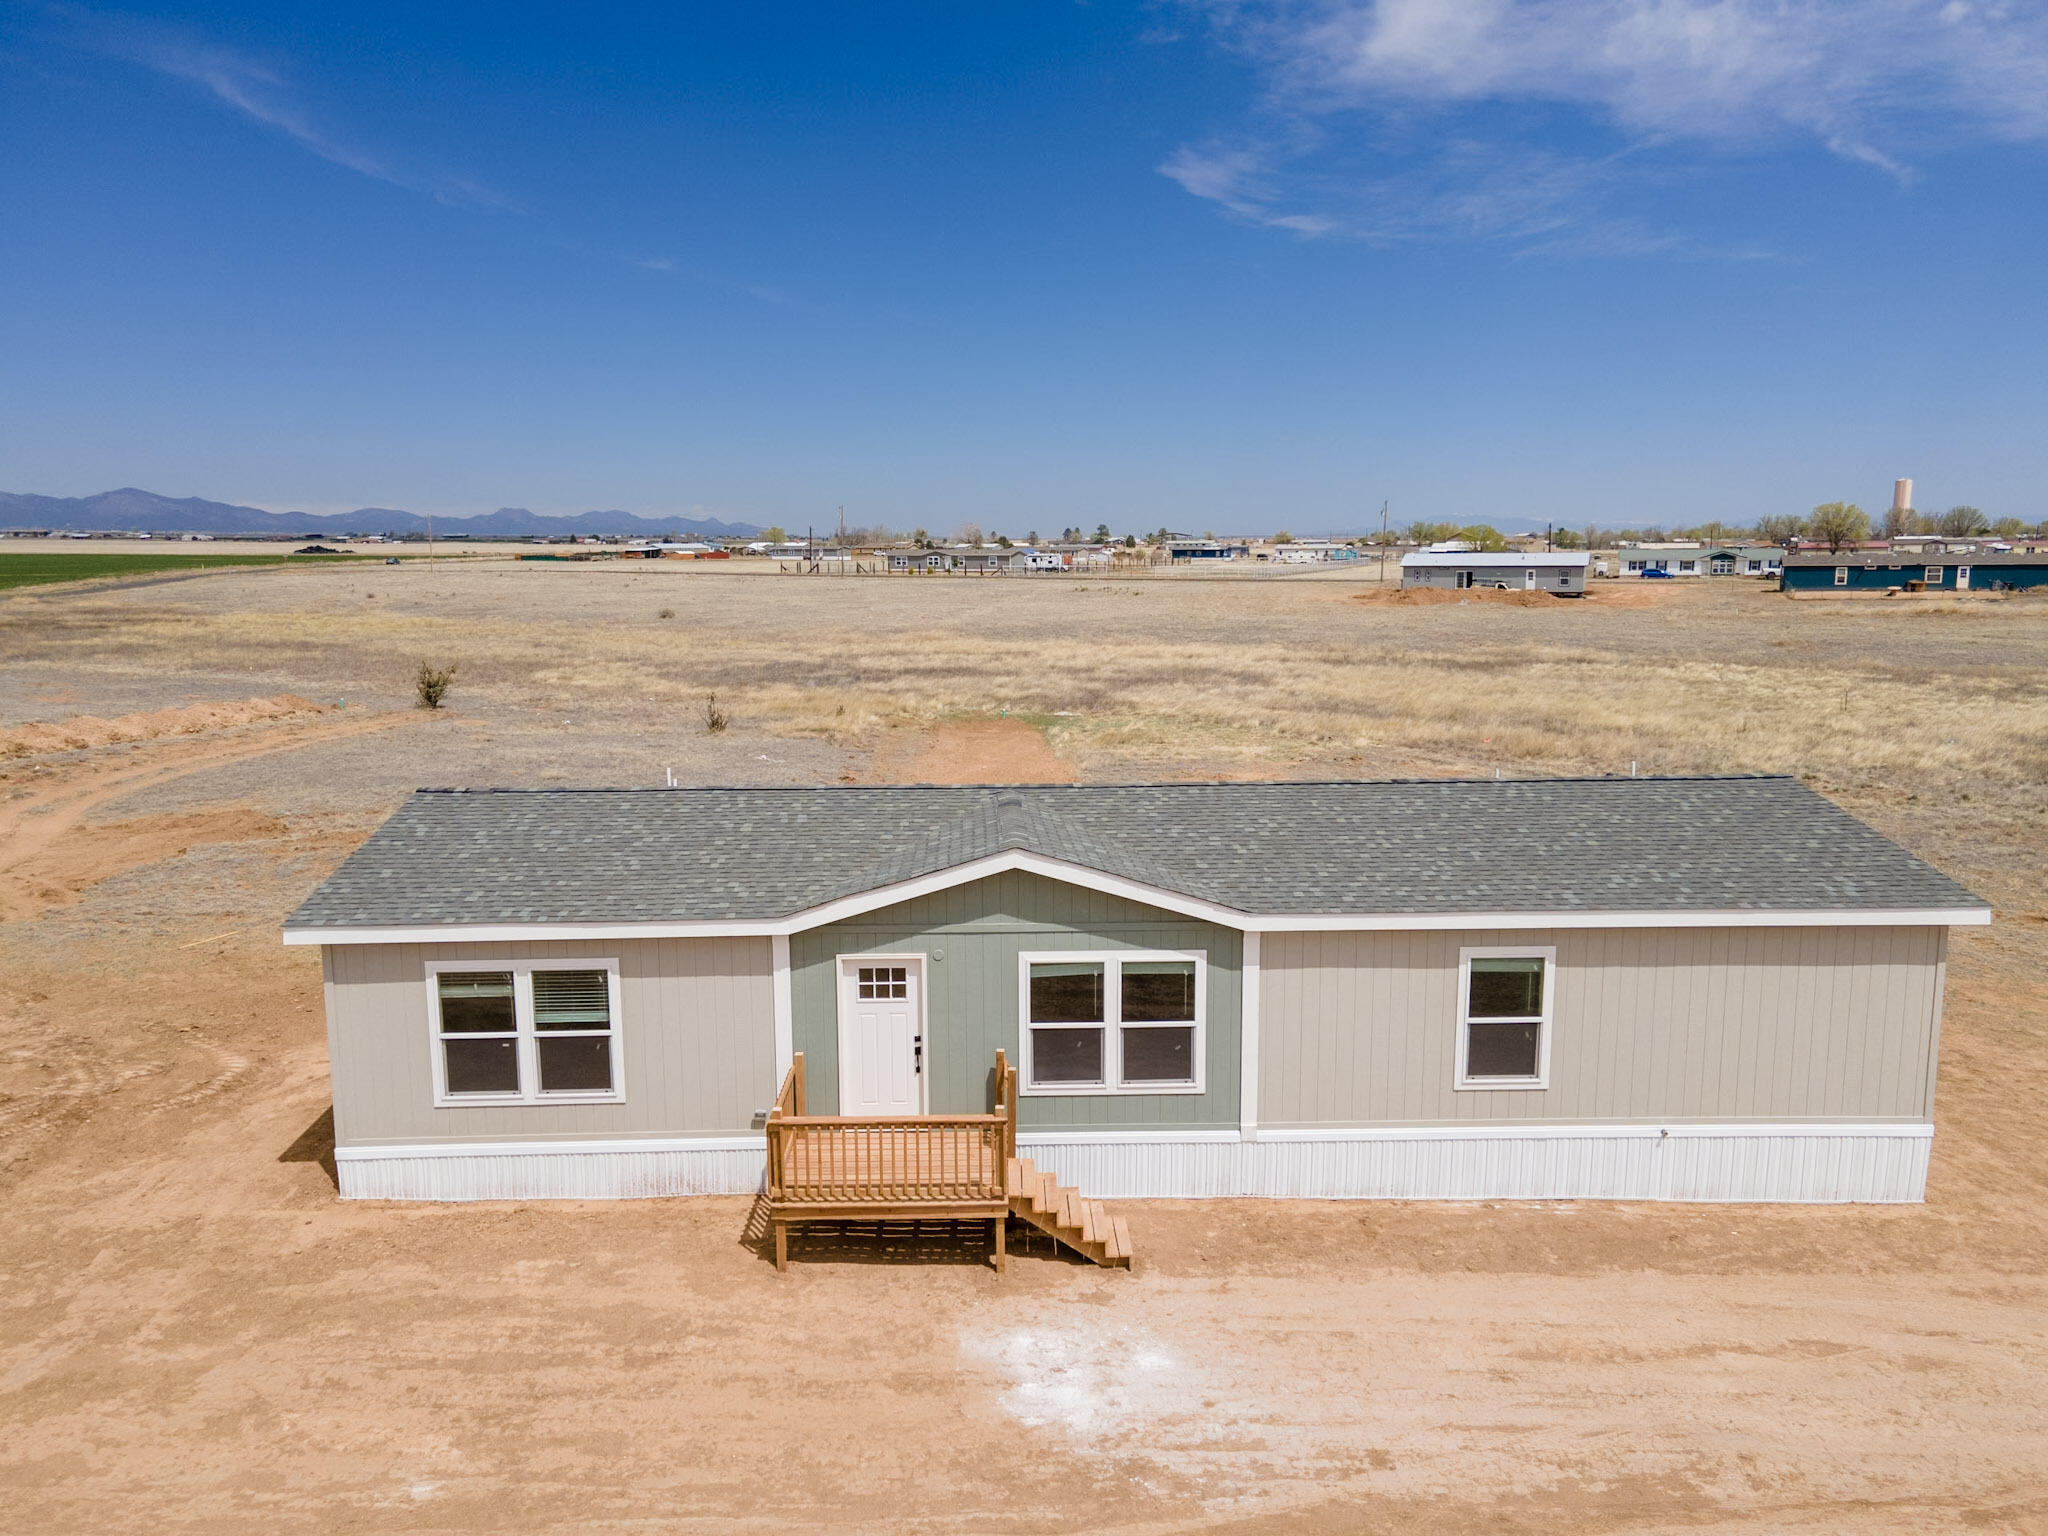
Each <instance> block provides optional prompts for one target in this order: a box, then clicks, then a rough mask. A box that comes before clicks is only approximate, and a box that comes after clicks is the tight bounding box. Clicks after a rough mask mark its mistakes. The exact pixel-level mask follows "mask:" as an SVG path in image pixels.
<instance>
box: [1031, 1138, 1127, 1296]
mask: <svg viewBox="0 0 2048 1536" xmlns="http://www.w3.org/2000/svg"><path fill="white" fill-rule="evenodd" d="M1003 1189H1004V1193H1005V1195H1006V1196H1007V1198H1008V1200H1009V1202H1010V1214H1011V1215H1013V1216H1015V1217H1017V1219H1018V1220H1020V1221H1027V1222H1029V1223H1030V1224H1031V1225H1032V1226H1034V1227H1036V1228H1037V1229H1038V1230H1039V1231H1041V1232H1043V1233H1045V1234H1046V1236H1048V1237H1050V1238H1053V1239H1054V1240H1055V1241H1057V1242H1061V1243H1064V1244H1066V1245H1067V1247H1069V1248H1071V1249H1073V1250H1074V1252H1076V1253H1078V1254H1080V1255H1081V1257H1083V1258H1084V1259H1087V1260H1089V1261H1090V1262H1091V1263H1095V1264H1100V1265H1102V1266H1103V1267H1104V1268H1107V1269H1129V1268H1130V1267H1131V1229H1130V1226H1129V1224H1128V1223H1126V1222H1125V1220H1124V1218H1123V1217H1121V1216H1112V1215H1110V1214H1109V1212H1108V1211H1106V1210H1104V1209H1103V1207H1102V1203H1101V1202H1100V1201H1096V1200H1084V1199H1083V1198H1082V1197H1081V1192H1080V1191H1079V1190H1076V1189H1068V1188H1067V1187H1065V1186H1064V1185H1062V1184H1061V1183H1060V1182H1059V1181H1058V1180H1057V1179H1055V1178H1054V1177H1053V1176H1052V1175H1051V1174H1049V1173H1040V1172H1039V1171H1038V1169H1037V1168H1036V1167H1035V1166H1033V1164H1032V1161H1031V1159H1030V1158H1028V1157H1013V1158H1011V1159H1010V1160H1009V1165H1008V1167H1006V1168H1005V1169H1004V1174H1003Z"/></svg>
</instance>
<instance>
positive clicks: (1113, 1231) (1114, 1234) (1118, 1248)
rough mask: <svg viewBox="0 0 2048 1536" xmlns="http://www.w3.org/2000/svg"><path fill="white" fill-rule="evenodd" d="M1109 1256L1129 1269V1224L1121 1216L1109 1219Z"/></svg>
mask: <svg viewBox="0 0 2048 1536" xmlns="http://www.w3.org/2000/svg"><path fill="white" fill-rule="evenodd" d="M1109 1256H1110V1258H1112V1259H1115V1260H1118V1261H1120V1262H1121V1263H1122V1264H1123V1265H1124V1266H1125V1267H1126V1268H1129V1267H1130V1262H1131V1224H1130V1222H1128V1221H1126V1220H1125V1219H1124V1218H1123V1217H1121V1216H1112V1217H1110V1218H1109Z"/></svg>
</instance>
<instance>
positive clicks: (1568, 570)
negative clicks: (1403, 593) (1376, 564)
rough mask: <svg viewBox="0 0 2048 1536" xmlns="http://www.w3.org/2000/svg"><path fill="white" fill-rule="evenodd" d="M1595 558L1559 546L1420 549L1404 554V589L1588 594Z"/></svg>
mask: <svg viewBox="0 0 2048 1536" xmlns="http://www.w3.org/2000/svg"><path fill="white" fill-rule="evenodd" d="M1591 560H1592V557H1591V556H1590V555H1588V554H1587V553H1586V552H1585V551H1584V550H1582V549H1577V550H1573V549H1553V550H1546V551H1544V552H1542V553H1540V554H1534V555H1524V554H1518V553H1514V552H1511V551H1505V550H1481V549H1474V550H1462V551H1438V550H1426V549H1425V550H1417V551H1416V552H1415V553H1414V554H1412V555H1403V556H1402V557H1401V585H1402V586H1404V587H1450V588H1455V589H1458V590H1461V591H1462V590H1464V589H1466V588H1470V587H1494V588H1500V589H1502V590H1505V591H1516V592H1549V593H1551V594H1553V595H1554V596H1557V597H1584V596H1585V595H1586V568H1587V566H1588V565H1589V564H1590V563H1591Z"/></svg>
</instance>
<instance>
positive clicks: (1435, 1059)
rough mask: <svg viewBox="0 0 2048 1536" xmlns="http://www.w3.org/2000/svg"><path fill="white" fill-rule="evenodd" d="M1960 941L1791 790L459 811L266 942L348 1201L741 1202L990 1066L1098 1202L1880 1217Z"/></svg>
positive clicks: (1105, 797) (1920, 887) (1141, 792)
mask: <svg viewBox="0 0 2048 1536" xmlns="http://www.w3.org/2000/svg"><path fill="white" fill-rule="evenodd" d="M1989 918H1990V914H1989V911H1988V910H1987V908H1986V907H1985V905H1984V903H1983V902H1982V901H1980V900H1979V899H1978V898H1977V897H1975V896H1973V895H1971V894H1970V893H1969V892H1968V891H1967V890H1965V889H1963V888H1962V887H1961V886H1959V885H1957V884H1956V883H1955V882H1954V881H1952V880H1950V879H1949V878H1947V877H1946V876H1944V875H1942V874H1941V873H1939V872H1938V871H1936V870H1934V869H1932V868H1931V867H1929V866H1928V865H1926V864H1924V863H1922V862H1920V861H1919V860H1918V859H1915V858H1913V857H1912V856H1911V855H1910V854H1908V853H1907V852H1905V850H1903V849H1901V848H1899V847H1898V846H1896V845H1895V844H1893V843H1891V842H1889V841H1887V840H1886V839H1885V838H1883V837H1881V836H1879V835H1878V834H1877V833H1876V832H1874V831H1873V830H1871V829H1870V828H1869V827H1867V826H1865V825H1863V824H1862V823H1861V822H1859V821H1857V820H1855V819H1854V818H1853V817H1851V816H1849V815H1847V814H1846V813H1844V812H1843V811H1841V810H1839V809H1838V808H1836V807H1835V806H1834V805H1832V804H1831V803H1829V802H1828V801H1827V800H1825V799H1823V798H1821V797H1820V796H1819V795H1817V794H1815V793H1814V792H1813V791H1811V790H1809V789H1807V788H1805V787H1804V786H1803V785H1801V784H1800V783H1799V782H1798V781H1796V780H1793V779H1788V778H1673V779H1647V778H1646V779H1583V780H1540V781H1522V782H1517V781H1507V782H1499V781H1487V782H1476V781H1441V782H1439V781H1415V782H1393V783H1320V784H1318V783H1285V784H1133V785H1111V786H1024V787H961V788H948V787H932V786H916V787H900V788H859V787H846V788H818V789H691V790H644V791H643V790H531V791H519V790H496V791H488V790H487V791H474V792H472V791H423V792H421V793H418V794H415V795H414V796H412V797H411V798H410V799H409V800H407V801H406V803H405V804H404V805H403V806H402V807H401V808H400V809H399V810H398V811H397V812H396V813H395V814H394V815H393V816H392V817H391V818H390V819H389V820H388V821H387V822H386V823H385V824H384V825H383V826H381V827H380V828H379V829H378V830H377V831H376V832H375V833H374V834H373V835H372V836H371V837H370V839H369V840H368V841H367V842H366V843H365V844H364V845H363V846H362V847H361V848H360V849H358V850H357V851H356V853H354V854H353V855H352V856H351V857H350V858H349V859H348V860H347V861H346V862H345V863H344V864H343V865H342V866H341V867H340V869H339V870H337V871H336V872H335V873H334V874H333V875H332V876H331V877H330V878H329V879H328V880H327V881H326V882H325V883H324V884H323V885H322V886H321V887H320V888H319V889H318V890H317V891H316V892H315V893H314V894H313V895H312V896H311V897H310V898H309V899H308V900H307V901H306V903H305V904H304V905H303V906H302V907H301V908H300V909H299V910H298V911H297V912H296V913H294V914H293V916H292V917H291V918H290V919H289V922H288V925H287V927H286V929H285V935H284V937H285V942H286V943H288V944H294V945H313V946H318V947H319V948H320V949H321V951H322V955H323V966H324V974H325V978H326V1006H327V1029H328V1048H329V1054H330V1061H331V1067H332V1074H333V1096H334V1126H335V1158H336V1164H337V1168H338V1171H339V1176H340V1183H341V1193H342V1195H343V1196H344V1197H348V1198H358V1197H363V1198H393V1199H481V1198H502V1199H530V1198H540V1197H549V1196H561V1197H604V1196H629V1195H681V1194H691V1193H710V1192H726V1193H746V1192H749V1191H754V1190H757V1189H759V1188H761V1186H762V1182H763V1160H764V1151H763V1147H764V1131H763V1126H764V1123H765V1124H767V1125H768V1126H769V1127H770V1133H771V1134H772V1131H773V1127H774V1124H775V1121H774V1120H773V1119H772V1118H771V1119H765V1120H764V1117H767V1116H768V1115H769V1112H770V1110H771V1106H775V1105H778V1104H780V1103H782V1102H784V1101H785V1100H787V1099H789V1098H790V1096H791V1094H792V1091H793V1093H794V1101H795V1106H796V1107H795V1112H796V1113H797V1114H798V1115H801V1114H804V1113H806V1112H808V1113H811V1114H814V1115H825V1116H833V1115H837V1116H847V1117H858V1118H859V1123H861V1124H868V1123H887V1124H890V1125H904V1124H913V1125H914V1124H918V1123H922V1122H921V1121H919V1119H918V1117H938V1116H952V1117H955V1120H956V1122H957V1121H958V1120H959V1117H969V1120H970V1121H971V1118H972V1117H974V1116H977V1115H982V1114H983V1113H984V1112H986V1111H988V1110H989V1109H990V1105H991V1101H992V1096H993V1095H995V1094H996V1093H998V1092H1000V1091H1002V1085H1003V1083H1004V1082H1005V1081H1007V1080H1009V1079H1006V1078H1005V1076H1004V1074H1005V1073H1006V1072H1007V1073H1009V1074H1010V1078H1013V1079H1014V1082H1015V1085H1016V1086H1015V1089H1014V1091H1013V1092H1011V1093H1009V1095H1008V1105H1007V1108H1008V1114H1009V1116H1010V1121H1009V1138H1010V1140H1009V1145H1010V1149H1011V1155H1012V1156H1016V1155H1019V1154H1028V1155H1029V1156H1031V1157H1033V1158H1035V1159H1036V1160H1037V1166H1038V1167H1039V1168H1041V1169H1042V1170H1044V1171H1045V1172H1047V1173H1049V1174H1054V1175H1057V1177H1058V1178H1059V1179H1061V1180H1065V1181H1068V1182H1071V1183H1074V1184H1076V1185H1078V1186H1083V1187H1085V1188H1086V1189H1087V1191H1088V1192H1089V1193H1090V1194H1092V1195H1095V1196H1098V1197H1114V1196H1124V1197H1137V1196H1170V1197H1190V1196H1222V1195H1241V1196H1260V1197H1292V1196H1300V1197H1315V1198H1332V1197H1337V1198H1348V1197H1365V1196H1386V1197H1404V1198H1416V1197H1443V1198H1460V1199H1469V1198H1495V1197H1498V1198H1546V1197H1563V1198H1572V1197H1589V1198H1590V1197H1611V1198H1627V1199H1678V1200H1781V1201H1842V1200H1858V1201H1911V1200H1918V1199H1920V1198H1922V1192H1923V1188H1924V1185H1925V1180H1926V1174H1927V1159H1928V1149H1929V1145H1930V1138H1931V1137H1932V1135H1933V1107H1934V1083H1935V1059H1936V1050H1937V1045H1938V1041H1939V1035H1940V1022H1941V1005H1942V989H1943V980H1944V972H1945V964H1946V957H1947V952H1948V934H1949V929H1950V928H1951V927H1952V926H1954V925H1958V924H1981V923H1984V922H1988V921H1989ZM997 1052H1001V1053H1003V1056H1002V1058H1001V1059H1002V1060H1007V1062H1008V1063H1009V1064H1010V1065H1009V1067H1007V1068H1004V1067H1001V1066H1000V1065H998V1066H997V1067H994V1068H992V1066H991V1063H992V1062H996V1061H998V1058H997V1056H996V1053H997ZM805 1063H807V1064H808V1065H807V1072H808V1081H809V1084H810V1088H809V1108H808V1111H806V1110H805V1109H804V1106H803V1088H802V1079H803V1076H804V1070H805V1069H804V1066H803V1064H805ZM793 1069H794V1070H793ZM779 1083H780V1084H782V1085H783V1087H782V1089H781V1090H780V1091H779V1090H778V1086H777V1085H778V1084H779ZM792 1083H794V1084H795V1085H796V1086H795V1088H794V1090H792V1087H791V1085H792ZM778 1112H779V1111H778ZM976 1123H978V1122H976Z"/></svg>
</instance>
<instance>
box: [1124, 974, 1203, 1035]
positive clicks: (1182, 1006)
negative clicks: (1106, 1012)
mask: <svg viewBox="0 0 2048 1536" xmlns="http://www.w3.org/2000/svg"><path fill="white" fill-rule="evenodd" d="M1123 973H1124V974H1123V984H1122V993H1123V996H1122V999H1121V1000H1122V1003H1123V1015H1122V1017H1123V1021H1124V1022H1125V1023H1126V1024H1137V1023H1143V1022H1145V1021H1147V1020H1151V1019H1170V1020H1173V1021H1174V1022H1176V1023H1178V1022H1180V1021H1181V1020H1190V1021H1192V1020H1193V1018H1194V1016H1195V962H1194V961H1192V960H1127V961H1125V962H1124V966H1123Z"/></svg>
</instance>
